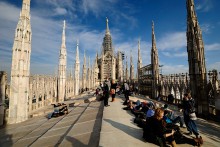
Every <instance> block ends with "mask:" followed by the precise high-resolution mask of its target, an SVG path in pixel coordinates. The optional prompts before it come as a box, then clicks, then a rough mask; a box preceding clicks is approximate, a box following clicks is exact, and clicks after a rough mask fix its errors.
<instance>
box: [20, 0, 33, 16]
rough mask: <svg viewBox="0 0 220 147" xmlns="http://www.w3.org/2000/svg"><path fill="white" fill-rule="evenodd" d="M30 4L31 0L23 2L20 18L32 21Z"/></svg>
mask: <svg viewBox="0 0 220 147" xmlns="http://www.w3.org/2000/svg"><path fill="white" fill-rule="evenodd" d="M30 3H31V0H23V4H22V10H21V13H20V17H22V18H23V17H24V18H28V19H30Z"/></svg>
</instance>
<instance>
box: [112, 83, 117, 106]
mask: <svg viewBox="0 0 220 147" xmlns="http://www.w3.org/2000/svg"><path fill="white" fill-rule="evenodd" d="M116 88H117V83H115V80H112V83H111V96H112V101H111V102H114V101H115V92H116Z"/></svg>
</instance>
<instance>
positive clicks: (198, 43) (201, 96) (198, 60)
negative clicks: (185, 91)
mask: <svg viewBox="0 0 220 147" xmlns="http://www.w3.org/2000/svg"><path fill="white" fill-rule="evenodd" d="M186 8H187V33H186V36H187V52H188V62H189V76H190V90H191V91H192V92H191V95H192V97H193V98H194V99H195V102H196V104H197V107H198V108H197V110H198V114H199V115H201V114H202V115H205V116H208V113H209V112H208V99H207V93H206V90H205V88H206V85H207V78H206V65H205V53H204V44H203V39H202V31H201V29H200V26H199V23H198V20H197V17H196V12H195V6H194V0H187V1H186ZM198 89H199V90H198Z"/></svg>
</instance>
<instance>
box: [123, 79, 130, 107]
mask: <svg viewBox="0 0 220 147" xmlns="http://www.w3.org/2000/svg"><path fill="white" fill-rule="evenodd" d="M124 95H125V101H124V103H123V105H127V104H128V101H129V86H128V83H127V82H126V81H125V82H124Z"/></svg>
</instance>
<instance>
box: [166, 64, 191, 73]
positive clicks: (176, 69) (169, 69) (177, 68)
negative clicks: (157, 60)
mask: <svg viewBox="0 0 220 147" xmlns="http://www.w3.org/2000/svg"><path fill="white" fill-rule="evenodd" d="M162 72H163V73H162V74H164V75H167V74H170V73H175V74H179V73H186V72H189V67H188V66H187V65H174V64H165V65H164V66H163V67H162Z"/></svg>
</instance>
